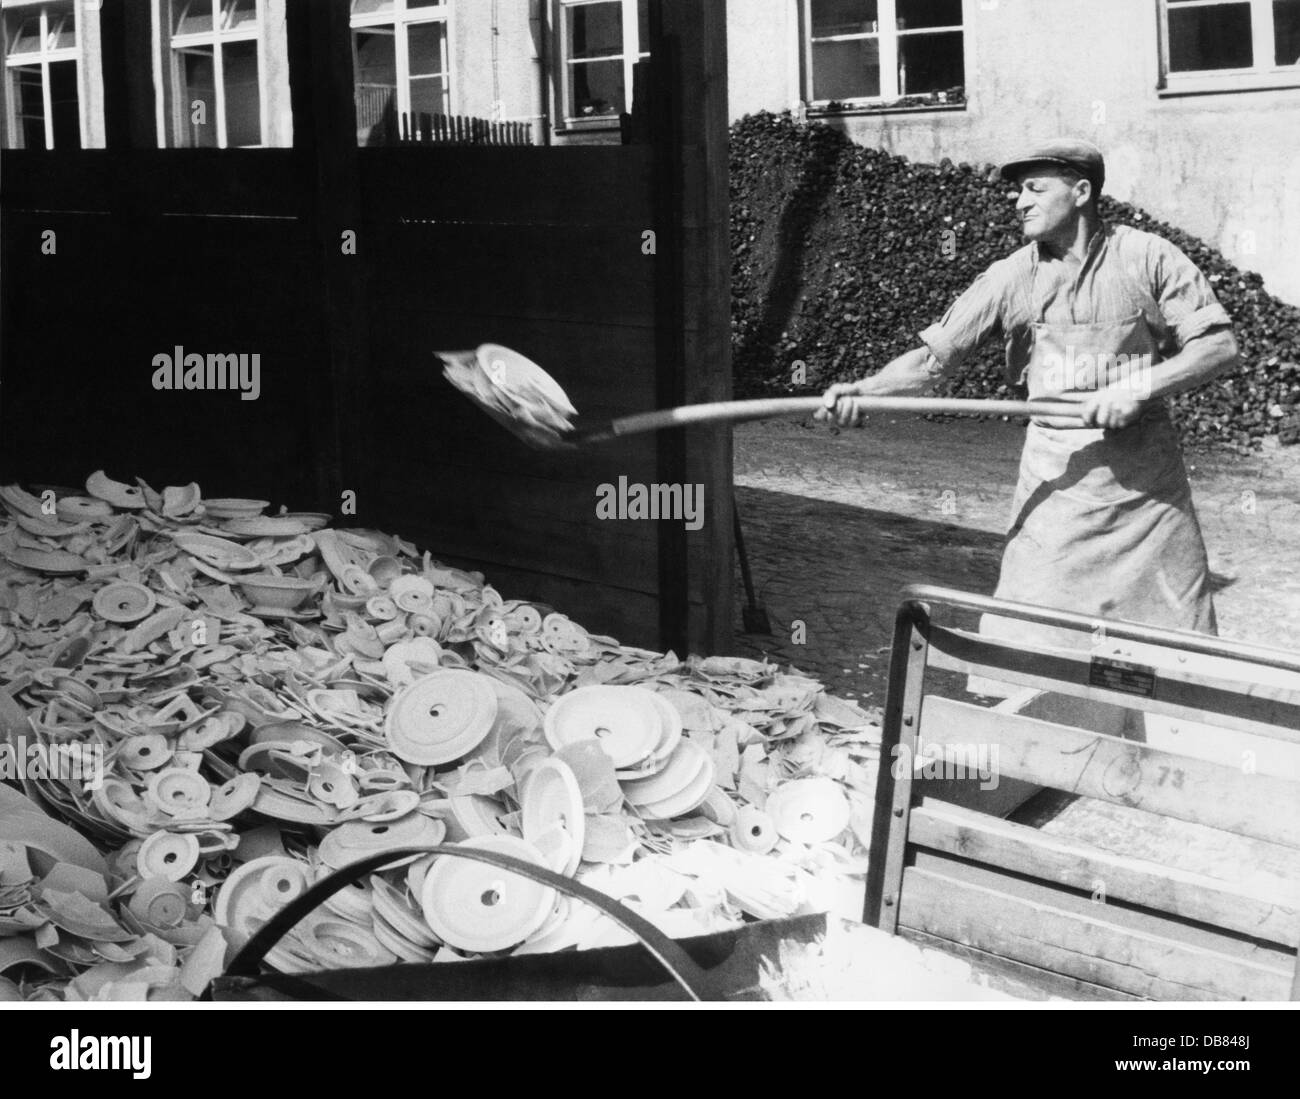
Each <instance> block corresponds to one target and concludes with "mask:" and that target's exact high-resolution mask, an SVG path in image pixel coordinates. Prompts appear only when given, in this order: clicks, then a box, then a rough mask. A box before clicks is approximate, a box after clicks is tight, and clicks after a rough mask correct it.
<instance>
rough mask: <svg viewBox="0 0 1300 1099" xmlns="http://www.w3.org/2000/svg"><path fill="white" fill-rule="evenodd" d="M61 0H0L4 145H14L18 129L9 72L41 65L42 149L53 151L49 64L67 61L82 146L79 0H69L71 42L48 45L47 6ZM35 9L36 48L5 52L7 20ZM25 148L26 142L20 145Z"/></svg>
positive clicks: (15, 92)
mask: <svg viewBox="0 0 1300 1099" xmlns="http://www.w3.org/2000/svg"><path fill="white" fill-rule="evenodd" d="M60 2H63V0H47V2H45V3H40V4H13V3H5V4H0V16H3V18H2V19H0V32H3V34H4V38H3V40H2V41H0V50H3V52H4V58H3V60H4V80H5V137H6V139H7V141H6V148H11V149H12V148H14V146H13V144H12V142H13V139H14V136H15V135H16V134H17V132H18V117H19V116H18V101H19V95H18V85H17V81H16V78H15V77H14V76H13V75H12V73H11V71H10V70H12V69H20V68H30V67H32V66H33V65H39V66H40V69H41V111H42V113H43V115H44V117H43V119H42V121H43V122H44V128H45V151H46V152H52V151H54V96H53V92H52V90H51V87H50V65H52V64H56V63H60V62H66V61H71V62H72V63H73V64H74V65H75V66H76V69H77V125H78V128H79V131H80V134H81V148H83V149H84V148H85V147H86V118H85V111H84V109H83V108H84V102H83V96H84V94H85V93H84V91H83V89H82V86H81V50H82V41H81V35H82V26H81V13H80V10H79V2H80V0H72V4H71V15H72V36H73V40H72V45H71V46H59V47H56V48H54V49H50V48H49V37H50V28H49V9H50V8H51V7H56V6H58V4H59V3H60ZM33 9H34V10H36V11H37V12H38V13H39V16H40V28H41V30H40V46H39V48H38V49H36V50H30V51H27V52H24V53H16V54H11V53H10V52H9V40H8V20H9V19H10V18H11V17H12V16H14V15H19V16H21V15H24V14H26V13H27V12H30V11H32V10H33ZM24 148H26V146H24Z"/></svg>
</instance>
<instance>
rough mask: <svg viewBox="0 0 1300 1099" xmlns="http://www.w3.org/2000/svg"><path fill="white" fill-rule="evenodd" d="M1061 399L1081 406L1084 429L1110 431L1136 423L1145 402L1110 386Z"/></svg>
mask: <svg viewBox="0 0 1300 1099" xmlns="http://www.w3.org/2000/svg"><path fill="white" fill-rule="evenodd" d="M1062 397H1065V398H1067V399H1069V400H1075V401H1078V402H1079V404H1080V405H1081V406H1082V407H1081V408H1080V409H1079V415H1080V416H1081V417H1082V418H1083V426H1084V427H1104V428H1107V429H1108V430H1110V431H1119V430H1120V429H1121V428H1125V427H1128V426H1129V425H1130V424H1135V423H1137V422H1138V420H1139V419H1140V418H1141V416H1142V411H1143V409H1144V408H1145V402H1144V401H1143V400H1141V399H1140V398H1138V397H1136V396H1134V394H1133V391H1132V389H1130V388H1126V387H1116V386H1111V387H1108V388H1106V389H1099V390H1097V391H1096V392H1095V393H1069V394H1062Z"/></svg>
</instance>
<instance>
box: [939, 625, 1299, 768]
mask: <svg viewBox="0 0 1300 1099" xmlns="http://www.w3.org/2000/svg"><path fill="white" fill-rule="evenodd" d="M930 644H931V650H930V665H931V666H932V667H934V668H940V669H943V670H946V671H955V672H962V673H964V674H967V675H978V676H987V677H988V678H990V679H996V680H999V681H1002V682H1005V683H1009V684H1014V685H1016V686H1020V687H1037V688H1039V689H1040V690H1045V691H1056V692H1059V693H1062V694H1071V695H1076V696H1078V697H1081V698H1089V699H1095V700H1097V701H1099V702H1110V703H1114V704H1117V705H1128V706H1134V707H1140V708H1142V709H1143V710H1149V711H1151V712H1154V713H1158V714H1169V715H1171V716H1174V717H1182V718H1187V719H1189V720H1192V721H1199V722H1206V723H1211V724H1215V725H1221V726H1223V727H1224V728H1228V729H1239V730H1241V731H1242V732H1246V733H1257V734H1259V735H1261V736H1268V737H1273V738H1276V739H1278V740H1286V741H1290V742H1292V743H1300V692H1297V691H1295V690H1288V689H1286V688H1283V687H1278V686H1261V685H1259V684H1258V683H1256V682H1252V681H1251V679H1250V678H1249V677H1250V676H1251V665H1250V664H1249V663H1248V662H1243V663H1242V664H1241V675H1242V677H1243V678H1242V680H1241V681H1237V682H1234V681H1231V680H1227V679H1215V678H1212V677H1207V676H1205V675H1202V674H1200V673H1198V671H1197V670H1196V668H1197V658H1196V657H1194V656H1192V655H1189V656H1188V657H1187V666H1186V668H1185V669H1178V668H1172V667H1165V668H1160V669H1158V670H1157V673H1156V686H1155V695H1154V697H1144V696H1139V695H1136V694H1131V693H1128V692H1125V691H1120V690H1114V689H1111V688H1109V687H1102V686H1097V685H1094V684H1092V683H1091V682H1090V680H1091V670H1092V660H1091V658H1090V657H1089V655H1088V653H1087V652H1086V651H1082V650H1081V651H1068V650H1064V649H1039V648H1029V647H1025V646H1018V645H1013V644H1011V643H1009V642H1004V641H998V640H994V639H992V638H989V637H984V636H981V635H979V634H974V633H970V632H967V631H964V630H953V629H946V628H942V627H937V626H935V627H931V630H930ZM1172 659H1173V660H1176V659H1177V656H1176V654H1175V655H1174V656H1173V657H1172Z"/></svg>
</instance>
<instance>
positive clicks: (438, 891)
mask: <svg viewBox="0 0 1300 1099" xmlns="http://www.w3.org/2000/svg"><path fill="white" fill-rule="evenodd" d="M464 846H465V847H471V848H475V849H478V850H481V851H496V852H499V853H501V854H503V855H513V856H514V857H515V858H517V859H522V860H525V861H528V862H531V863H535V864H536V865H538V866H545V865H546V863H545V859H544V858H543V857H542V854H541V852H540V851H538V850H537V848H535V847H534V846H533V845H532V844H530V843H528V842H527V841H525V840H522V839H519V838H518V837H517V836H493V837H489V838H486V839H474V840H466V841H465V842H464ZM555 900H556V893H555V890H554V889H551V888H549V887H548V886H544V885H539V884H538V883H537V882H532V881H529V880H528V879H527V878H521V877H520V876H519V875H518V874H513V873H511V872H510V871H508V870H500V869H498V868H497V867H495V866H489V865H488V864H487V863H481V862H474V861H471V860H470V859H461V858H456V857H454V856H450V855H441V856H439V857H438V859H437V860H436V861H435V862H434V864H433V866H432V867H431V868H430V870H429V872H428V873H427V874H426V875H425V877H424V885H423V888H422V889H421V891H420V905H421V908H422V909H423V911H424V919H425V922H426V923H427V924H428V925H429V928H430V930H431V931H433V933H434V934H435V935H437V936H438V938H439V939H441V940H442V941H443V942H445V943H446V944H447V945H448V946H451V947H454V948H455V949H457V950H464V951H467V952H469V953H474V954H494V953H497V952H498V951H502V950H509V949H510V948H511V947H515V946H518V945H519V944H520V943H522V942H523V941H524V940H525V939H527V938H528V937H529V936H530V935H533V934H534V933H535V932H536V931H537V930H538V929H539V928H540V927H541V926H542V925H543V924H544V923H545V922H546V920H547V917H548V916H550V914H551V912H552V911H553V909H554V908H555Z"/></svg>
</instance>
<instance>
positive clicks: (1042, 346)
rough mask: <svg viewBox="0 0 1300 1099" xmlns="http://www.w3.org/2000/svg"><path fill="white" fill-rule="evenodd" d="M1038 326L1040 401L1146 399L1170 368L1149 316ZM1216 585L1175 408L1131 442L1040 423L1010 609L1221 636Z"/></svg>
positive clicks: (1036, 387) (977, 683)
mask: <svg viewBox="0 0 1300 1099" xmlns="http://www.w3.org/2000/svg"><path fill="white" fill-rule="evenodd" d="M1037 315H1038V316H1039V318H1040V322H1039V323H1036V324H1034V325H1033V328H1032V347H1031V350H1030V354H1029V364H1028V367H1027V370H1026V372H1025V380H1026V382H1027V384H1028V387H1029V397H1030V399H1031V400H1036V399H1039V398H1044V397H1055V396H1059V395H1060V394H1061V393H1065V392H1082V391H1091V390H1095V389H1098V388H1102V387H1104V386H1105V385H1107V384H1108V383H1110V382H1112V381H1115V380H1116V378H1117V377H1118V378H1120V379H1127V380H1128V382H1129V384H1132V385H1134V386H1135V387H1136V386H1138V385H1140V384H1141V382H1142V381H1143V380H1144V379H1143V377H1142V375H1141V373H1139V371H1140V370H1142V369H1144V368H1145V367H1146V366H1147V365H1154V364H1155V363H1158V362H1159V361H1160V353H1159V348H1158V345H1157V341H1156V338H1155V336H1154V334H1153V333H1152V331H1151V328H1150V325H1149V324H1148V322H1147V319H1146V316H1145V314H1144V313H1143V312H1142V311H1141V310H1137V311H1136V312H1135V313H1134V315H1133V316H1131V317H1129V318H1128V319H1126V320H1122V321H1114V322H1106V323H1101V324H1066V325H1058V324H1047V323H1043V322H1042V320H1041V318H1043V317H1044V315H1045V309H1040V310H1039V311H1038V314H1037ZM1099 356H1104V358H1103V359H1102V368H1101V369H1100V371H1099V370H1098V368H1097V364H1098V357H1099ZM1120 356H1122V358H1118V359H1116V358H1115V357H1120ZM1142 356H1150V358H1149V359H1143V358H1142ZM1112 364H1114V365H1112ZM1138 394H1139V395H1140V394H1141V390H1140V389H1139V390H1138ZM1209 581H1210V576H1209V565H1208V562H1207V559H1206V552H1205V541H1204V539H1203V538H1202V536H1201V528H1200V524H1199V523H1198V522H1197V519H1196V511H1195V509H1194V508H1193V506H1192V490H1191V485H1190V484H1189V483H1188V480H1187V471H1186V468H1185V467H1184V465H1183V457H1182V448H1181V447H1180V445H1179V441H1178V433H1177V431H1176V430H1175V428H1174V425H1173V422H1172V420H1171V419H1170V417H1169V411H1168V408H1167V407H1166V405H1165V403H1164V401H1158V402H1152V404H1151V405H1150V406H1149V407H1148V408H1147V410H1146V411H1145V412H1144V414H1143V416H1142V418H1141V419H1140V420H1139V421H1138V422H1137V423H1134V424H1131V425H1130V426H1128V427H1126V428H1123V429H1122V430H1119V431H1109V430H1105V429H1102V428H1083V427H1078V426H1074V427H1070V426H1063V422H1062V421H1060V420H1053V419H1036V420H1034V421H1032V422H1031V423H1030V425H1029V427H1028V429H1027V434H1026V439H1025V447H1024V451H1023V453H1022V455H1021V459H1020V479H1019V482H1018V484H1017V485H1016V492H1015V498H1014V501H1013V504H1012V521H1011V528H1010V531H1009V532H1008V535H1007V546H1006V551H1005V553H1004V555H1003V558H1002V572H1001V576H1000V578H999V580H998V587H997V591H996V592H995V593H994V594H995V595H996V597H997V598H999V599H1007V600H1012V601H1014V602H1019V603H1033V604H1036V605H1038V606H1042V607H1051V608H1053V609H1056V610H1064V611H1072V612H1074V613H1077V614H1084V615H1089V616H1092V617H1096V618H1101V619H1106V618H1119V619H1126V620H1128V621H1131V622H1141V623H1143V624H1146V625H1152V626H1162V627H1167V628H1171V629H1183V630H1196V631H1199V632H1201V633H1209V634H1215V633H1217V627H1216V623H1215V616H1214V604H1213V601H1212V599H1211V595H1210V582H1209ZM980 632H981V633H982V634H986V635H990V636H993V637H998V638H1002V639H1006V640H1014V641H1017V642H1021V641H1027V642H1029V643H1031V644H1037V645H1046V646H1049V647H1053V648H1071V649H1080V648H1083V649H1086V648H1089V647H1090V646H1091V645H1092V643H1093V638H1092V635H1091V634H1088V633H1083V632H1081V631H1076V630H1063V629H1058V628H1055V627H1051V626H1041V625H1036V624H1033V623H1027V622H1017V621H1015V620H1014V619H1006V618H1000V617H997V616H993V615H985V616H983V618H982V619H981V622H980ZM968 689H969V690H971V691H974V692H976V693H979V694H986V695H998V696H1005V695H1009V694H1011V693H1012V690H1013V689H1012V688H1010V687H1009V686H1008V685H1006V684H996V683H993V682H992V681H989V680H984V679H980V678H979V677H971V679H970V683H969V685H968Z"/></svg>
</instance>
